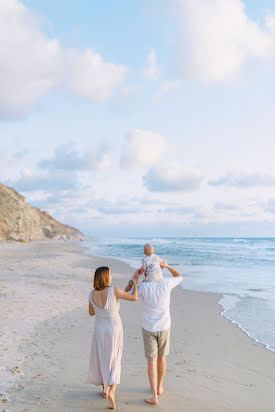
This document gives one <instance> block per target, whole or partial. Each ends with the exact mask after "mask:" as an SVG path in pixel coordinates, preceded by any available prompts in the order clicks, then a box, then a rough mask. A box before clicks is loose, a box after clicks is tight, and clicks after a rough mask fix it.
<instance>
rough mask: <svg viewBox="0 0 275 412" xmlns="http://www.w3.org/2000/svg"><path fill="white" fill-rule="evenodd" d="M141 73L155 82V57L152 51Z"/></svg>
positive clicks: (156, 75)
mask: <svg viewBox="0 0 275 412" xmlns="http://www.w3.org/2000/svg"><path fill="white" fill-rule="evenodd" d="M143 73H144V75H145V76H146V77H147V78H149V79H151V80H156V79H157V77H158V63H157V55H156V52H155V50H154V49H152V50H151V51H150V53H149V54H148V57H147V62H146V67H145V68H144V70H143Z"/></svg>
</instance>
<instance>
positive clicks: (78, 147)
mask: <svg viewBox="0 0 275 412" xmlns="http://www.w3.org/2000/svg"><path fill="white" fill-rule="evenodd" d="M0 37H1V38H2V41H1V40H0V67H1V79H0V165H1V167H0V181H2V182H3V183H5V184H9V185H11V186H13V187H14V188H15V189H17V190H18V191H20V192H21V193H23V194H24V195H25V196H26V198H27V200H28V201H29V202H31V204H33V205H35V206H38V207H40V208H42V209H45V210H48V211H49V212H50V213H51V214H52V215H53V216H55V217H56V218H57V219H59V220H61V221H63V222H65V223H68V224H72V225H74V226H76V227H78V228H80V229H81V230H83V231H84V232H85V233H86V234H90V235H117V236H119V235H129V236H135V235H138V236H142V235H146V236H151V235H152V236H155V235H169V236H173V235H176V236H273V235H274V229H275V195H274V188H275V165H274V152H275V150H274V149H275V143H274V141H275V140H274V130H275V120H274V119H275V116H274V97H273V96H274V67H275V64H274V63H275V62H274V54H275V8H274V2H273V1H271V0H270V1H268V0H263V1H261V2H258V1H245V2H243V1H240V0H219V1H218V2H217V1H214V0H171V1H169V3H168V2H165V1H160V2H154V1H140V0H139V1H131V2H129V1H126V0H124V1H116V2H111V1H109V0H100V1H93V2H90V1H88V0H83V1H81V2H79V1H76V0H70V1H69V0H66V1H65V0H60V1H58V2H56V1H53V0H47V1H46V0H35V1H34V0H25V1H19V0H3V1H2V3H1V5H0Z"/></svg>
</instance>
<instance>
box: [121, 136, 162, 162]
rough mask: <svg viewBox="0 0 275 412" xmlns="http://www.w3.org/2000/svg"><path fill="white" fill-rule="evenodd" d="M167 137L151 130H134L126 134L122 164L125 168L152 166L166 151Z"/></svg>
mask: <svg viewBox="0 0 275 412" xmlns="http://www.w3.org/2000/svg"><path fill="white" fill-rule="evenodd" d="M166 147H167V141H166V139H165V137H163V136H162V135H160V134H158V133H153V132H151V131H149V130H139V129H136V130H133V131H131V132H129V133H128V135H127V136H126V143H125V144H124V146H123V148H122V154H121V159H120V165H121V167H123V168H131V167H141V166H150V165H152V163H154V162H156V161H157V160H158V159H159V158H160V157H161V155H162V154H163V153H164V152H165V150H166Z"/></svg>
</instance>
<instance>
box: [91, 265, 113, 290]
mask: <svg viewBox="0 0 275 412" xmlns="http://www.w3.org/2000/svg"><path fill="white" fill-rule="evenodd" d="M109 278H110V269H109V268H108V267H107V266H102V267H100V268H97V269H96V271H95V275H94V289H95V290H102V289H105V288H106V287H107V286H109Z"/></svg>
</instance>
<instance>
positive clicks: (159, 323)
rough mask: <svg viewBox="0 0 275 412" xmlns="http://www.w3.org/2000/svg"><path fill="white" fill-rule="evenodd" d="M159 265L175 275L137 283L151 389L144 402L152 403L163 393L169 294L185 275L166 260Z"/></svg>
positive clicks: (169, 322) (168, 332) (127, 289)
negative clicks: (141, 304) (141, 302)
mask: <svg viewBox="0 0 275 412" xmlns="http://www.w3.org/2000/svg"><path fill="white" fill-rule="evenodd" d="M160 266H161V268H167V269H168V270H169V271H170V273H171V274H172V275H173V277H172V278H171V277H165V278H163V277H162V279H160V280H156V281H149V280H147V278H148V276H147V277H146V278H145V281H144V282H143V283H142V284H141V285H139V286H138V293H139V296H141V297H142V301H143V322H142V333H143V342H144V351H145V357H146V358H147V362H148V376H149V381H150V386H151V390H152V396H151V397H150V398H148V399H145V402H147V403H150V404H152V405H157V404H158V395H162V393H163V380H164V376H165V372H166V356H167V355H168V354H169V345H170V325H171V318H170V294H171V290H172V289H173V288H174V287H176V286H177V285H179V283H180V282H181V281H182V275H181V274H180V273H179V272H178V271H177V270H176V269H174V268H172V267H170V266H169V265H168V264H167V263H166V262H165V261H164V260H163V261H162V262H161V264H160ZM130 289H131V285H128V286H127V287H126V291H129V290H130Z"/></svg>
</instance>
